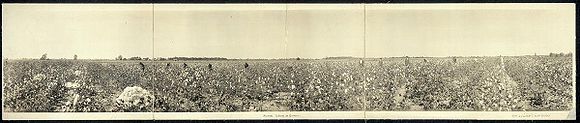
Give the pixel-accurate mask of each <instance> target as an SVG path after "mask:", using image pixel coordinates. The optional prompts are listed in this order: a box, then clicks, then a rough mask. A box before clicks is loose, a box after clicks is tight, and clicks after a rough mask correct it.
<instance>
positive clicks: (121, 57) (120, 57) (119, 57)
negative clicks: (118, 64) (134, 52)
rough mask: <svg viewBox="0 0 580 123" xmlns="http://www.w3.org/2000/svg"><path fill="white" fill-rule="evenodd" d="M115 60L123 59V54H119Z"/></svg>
mask: <svg viewBox="0 0 580 123" xmlns="http://www.w3.org/2000/svg"><path fill="white" fill-rule="evenodd" d="M115 60H123V56H122V55H119V56H117V58H115Z"/></svg>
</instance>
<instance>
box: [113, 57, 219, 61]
mask: <svg viewBox="0 0 580 123" xmlns="http://www.w3.org/2000/svg"><path fill="white" fill-rule="evenodd" d="M115 60H146V61H148V60H155V61H166V60H171V61H188V60H227V58H221V57H169V58H163V57H158V58H153V59H151V58H147V57H145V58H141V57H138V56H135V57H130V58H123V56H118V57H117V58H115Z"/></svg>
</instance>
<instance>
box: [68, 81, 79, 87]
mask: <svg viewBox="0 0 580 123" xmlns="http://www.w3.org/2000/svg"><path fill="white" fill-rule="evenodd" d="M64 86H65V87H67V88H79V87H80V85H79V83H76V82H66V83H65V84H64Z"/></svg>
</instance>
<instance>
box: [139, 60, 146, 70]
mask: <svg viewBox="0 0 580 123" xmlns="http://www.w3.org/2000/svg"><path fill="white" fill-rule="evenodd" d="M139 66H141V70H143V71H145V64H143V62H139Z"/></svg>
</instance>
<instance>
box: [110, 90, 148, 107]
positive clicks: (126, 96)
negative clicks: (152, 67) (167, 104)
mask: <svg viewBox="0 0 580 123" xmlns="http://www.w3.org/2000/svg"><path fill="white" fill-rule="evenodd" d="M154 98H155V97H154V96H153V95H152V94H151V93H149V91H147V90H145V89H143V88H141V87H138V86H133V87H127V88H125V89H124V90H123V93H121V95H119V97H118V98H117V99H116V101H117V105H118V106H119V107H120V108H121V109H122V110H124V111H147V110H150V109H151V108H152V107H151V105H153V101H154Z"/></svg>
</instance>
